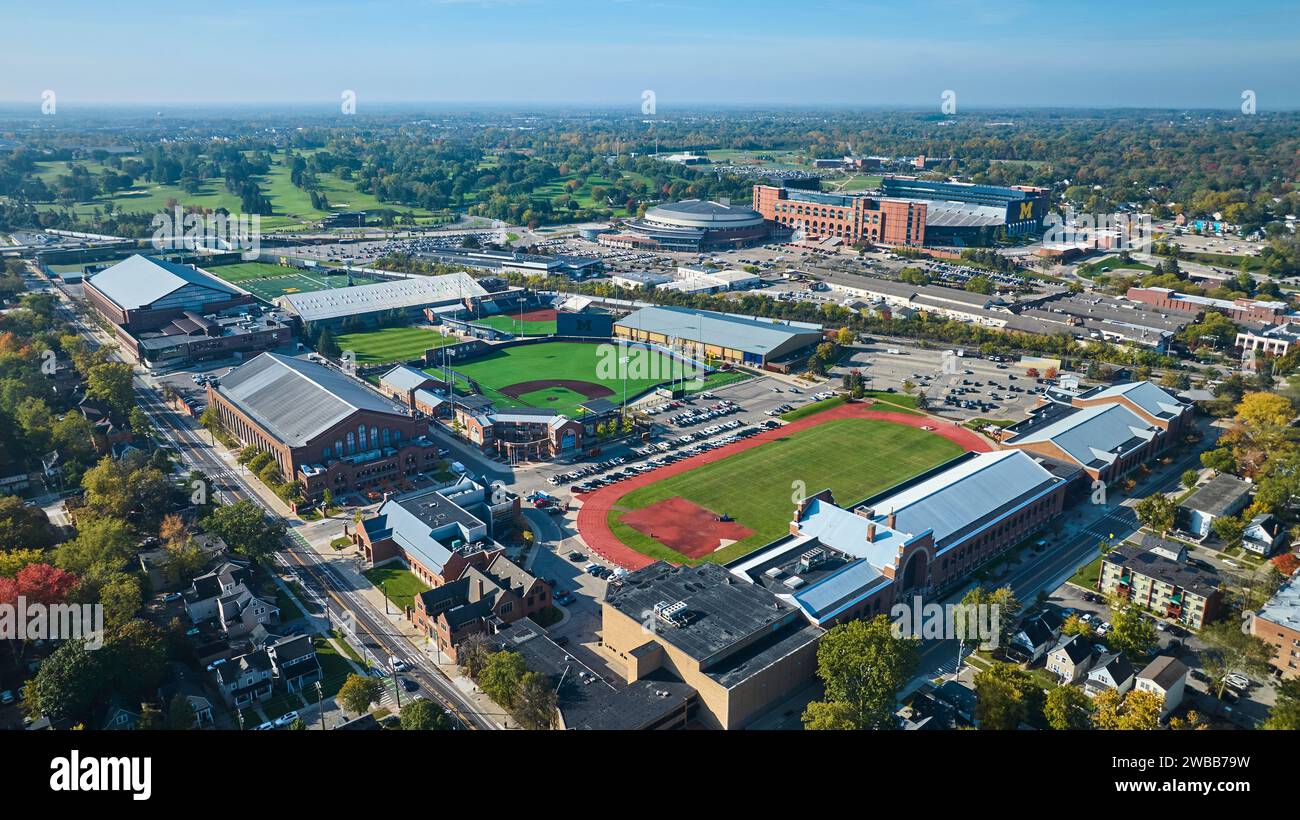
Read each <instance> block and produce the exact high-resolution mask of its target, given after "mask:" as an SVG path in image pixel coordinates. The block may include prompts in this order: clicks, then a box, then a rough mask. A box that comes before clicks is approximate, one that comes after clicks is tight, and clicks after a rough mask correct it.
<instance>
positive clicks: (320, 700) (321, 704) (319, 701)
mask: <svg viewBox="0 0 1300 820" xmlns="http://www.w3.org/2000/svg"><path fill="white" fill-rule="evenodd" d="M316 711H317V712H319V713H320V728H321V731H324V730H325V693H324V692H323V691H321V685H320V681H316Z"/></svg>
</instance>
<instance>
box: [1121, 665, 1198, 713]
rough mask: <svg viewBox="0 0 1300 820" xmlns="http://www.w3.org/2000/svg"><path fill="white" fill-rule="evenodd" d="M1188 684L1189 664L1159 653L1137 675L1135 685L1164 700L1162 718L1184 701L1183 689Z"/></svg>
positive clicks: (1135, 687) (1161, 710)
mask: <svg viewBox="0 0 1300 820" xmlns="http://www.w3.org/2000/svg"><path fill="white" fill-rule="evenodd" d="M1186 685H1187V665H1186V664H1185V663H1183V662H1182V661H1180V660H1178V659H1177V658H1175V657H1174V656H1172V655H1157V656H1156V657H1155V658H1154V659H1152V661H1151V663H1148V664H1147V665H1146V666H1145V667H1144V668H1143V669H1142V671H1141V672H1139V673H1138V675H1137V681H1136V682H1135V683H1134V685H1133V687H1134V689H1136V690H1137V691H1139V692H1151V693H1152V694H1155V695H1159V696H1160V698H1161V699H1162V700H1163V701H1164V706H1162V707H1161V709H1160V719H1161V720H1164V719H1165V718H1166V717H1168V716H1169V713H1170V712H1172V711H1174V710H1175V709H1177V708H1178V705H1179V704H1180V703H1182V702H1183V691H1184V689H1185V688H1186Z"/></svg>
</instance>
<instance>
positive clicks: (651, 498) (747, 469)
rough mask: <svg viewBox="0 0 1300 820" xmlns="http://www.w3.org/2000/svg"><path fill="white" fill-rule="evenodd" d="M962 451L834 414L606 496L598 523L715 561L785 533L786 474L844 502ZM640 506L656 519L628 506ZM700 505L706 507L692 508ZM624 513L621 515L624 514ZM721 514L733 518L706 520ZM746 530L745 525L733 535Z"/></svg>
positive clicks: (635, 539)
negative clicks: (603, 520) (610, 500)
mask: <svg viewBox="0 0 1300 820" xmlns="http://www.w3.org/2000/svg"><path fill="white" fill-rule="evenodd" d="M962 452H964V450H963V448H962V447H961V446H960V445H958V444H955V443H954V442H952V441H949V440H948V439H946V438H943V437H940V436H938V435H935V434H933V433H929V432H926V431H923V430H920V429H917V428H914V427H907V426H904V425H900V424H894V423H892V422H888V421H877V420H872V419H861V418H841V419H835V420H832V421H827V422H825V423H824V424H818V425H815V426H813V427H808V428H806V429H803V430H799V431H797V432H795V433H792V434H790V435H788V436H784V437H781V438H778V439H776V440H774V441H770V442H766V443H761V444H759V445H758V446H756V447H753V448H751V449H748V450H743V451H741V452H739V453H736V454H734V455H731V456H729V457H727V458H724V459H722V460H720V461H715V462H713V463H712V464H706V465H704V466H702V467H698V468H696V469H694V470H688V471H686V472H683V473H679V474H678V475H673V476H669V477H668V478H665V479H663V480H661V481H657V482H654V483H652V484H649V485H647V486H644V487H640V488H637V489H634V490H632V491H631V492H629V493H628V494H627V495H625V496H623V497H622V498H620V499H618V501H616V502H615V503H614V505H613V507H612V509H611V510H610V512H609V514H608V523H609V527H610V529H611V530H612V531H613V533H614V535H615V536H617V538H618V539H619V540H620V541H622V542H623V543H624V544H625V545H627V546H628V547H631V548H632V549H634V550H636V551H637V552H640V553H643V554H645V555H648V556H650V557H651V558H660V559H664V560H667V561H673V562H676V563H698V562H700V561H713V562H717V563H725V562H727V561H732V560H735V559H736V558H739V557H740V556H742V555H744V554H746V553H748V552H750V551H751V550H754V549H755V548H757V547H760V546H762V545H764V544H767V543H769V542H771V541H774V540H776V539H777V538H779V537H780V536H781V535H782V534H784V533H786V532H788V527H789V522H790V516H791V513H792V511H793V510H794V502H793V501H792V500H791V496H792V493H793V487H792V485H793V483H794V482H796V481H800V482H803V486H804V488H805V491H806V493H807V494H808V495H811V494H813V493H816V492H820V491H821V490H823V489H826V488H827V487H829V488H831V490H832V491H833V492H834V494H835V500H836V502H837V503H839V504H842V505H849V504H854V503H857V502H858V501H861V500H862V499H864V498H867V497H869V496H872V495H875V494H876V493H879V492H881V491H882V490H886V489H888V488H889V487H892V486H894V485H895V484H898V483H899V482H901V481H905V480H907V479H909V478H911V477H913V476H915V475H919V474H920V473H922V472H925V471H926V470H929V469H930V468H932V467H935V466H937V465H939V464H942V463H943V462H945V461H948V460H949V459H952V458H955V457H957V456H959V455H961V454H962ZM675 498H676V499H681V501H679V502H676V506H674V505H673V504H671V503H665V502H670V500H671V499H675ZM649 507H654V508H655V509H654V512H655V513H657V514H658V515H657V516H656V517H657V518H658V520H659V523H658V524H656V523H655V522H653V521H648V520H647V519H648V518H650V517H651V516H648V515H647V514H645V513H640V514H638V513H637V512H633V511H642V510H645V509H646V508H649ZM678 507H680V508H681V510H680V512H681V515H680V517H681V519H682V520H681V521H679V520H677V518H678V516H677V515H676V510H677V508H678ZM701 508H702V509H703V510H707V511H708V513H710V514H711V515H710V516H702V513H701V512H700V510H701ZM628 513H632V516H631V521H630V522H625V521H624V520H623V517H624V515H625V514H628ZM723 515H726V516H729V517H730V518H731V519H732V522H734V523H732V522H723V521H716V522H715V518H716V517H720V516H723ZM701 522H703V523H701ZM715 523H716V525H715ZM701 530H703V531H701ZM746 531H748V532H750V533H752V534H750V535H744V536H743V537H740V538H739V539H735V536H736V535H738V534H742V533H744V532H746ZM648 532H653V533H654V535H655V537H651V536H650V535H649V534H647V533H648ZM710 537H711V542H710V543H708V544H703V543H701V539H702V538H710ZM733 540H734V543H726V542H728V541H733ZM679 549H681V550H683V551H678V550H679Z"/></svg>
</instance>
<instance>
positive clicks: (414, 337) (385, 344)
mask: <svg viewBox="0 0 1300 820" xmlns="http://www.w3.org/2000/svg"><path fill="white" fill-rule="evenodd" d="M335 341H337V342H338V345H339V350H344V351H347V350H351V351H352V352H354V353H355V354H356V356H357V358H356V361H357V364H382V363H384V362H409V361H411V360H412V359H418V358H420V357H422V356H423V355H424V351H426V350H428V349H429V348H431V347H442V346H443V345H448V344H451V343H452V342H455V341H456V339H455V338H454V337H452V336H447V335H445V334H442V333H439V332H438V331H436V330H431V329H429V328H427V327H386V328H383V329H381V330H368V331H361V332H359V333H344V334H341V335H340V336H338V337H337V338H336V339H335Z"/></svg>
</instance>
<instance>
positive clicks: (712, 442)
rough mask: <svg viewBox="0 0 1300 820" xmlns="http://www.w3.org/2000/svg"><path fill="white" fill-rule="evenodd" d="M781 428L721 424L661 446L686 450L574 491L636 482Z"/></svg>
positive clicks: (734, 421)
mask: <svg viewBox="0 0 1300 820" xmlns="http://www.w3.org/2000/svg"><path fill="white" fill-rule="evenodd" d="M778 426H780V425H779V424H778V423H777V422H775V421H765V422H763V423H762V424H760V425H759V426H757V427H746V426H745V425H744V423H743V422H741V421H740V420H739V419H732V420H731V421H728V422H725V423H724V424H718V425H715V426H713V427H709V428H707V429H705V430H701V431H700V432H699V433H696V434H693V435H685V436H681V437H679V438H675V439H670V440H668V441H665V442H661V444H667V445H668V446H669V447H670V448H672V447H683V448H684V449H681V450H673V451H671V452H667V453H663V454H662V455H657V456H653V457H651V458H650V459H648V460H647V461H644V462H642V463H640V464H631V465H628V466H626V467H623V468H622V469H614V470H611V471H610V472H608V473H606V474H605V475H602V476H597V477H595V478H593V479H591V480H589V481H584V482H582V483H580V484H577V485H575V486H574V487H573V491H574V492H577V493H589V492H591V491H592V490H596V489H599V488H601V487H604V486H606V485H609V484H617V483H618V482H620V481H625V480H627V479H629V478H632V477H633V476H635V475H639V474H642V473H648V472H651V471H652V470H657V469H658V468H660V467H663V466H665V465H667V464H673V463H675V462H678V461H681V460H682V459H684V458H690V457H691V456H696V455H699V454H700V453H703V452H707V451H708V450H713V449H716V448H718V447H723V446H725V445H728V444H731V443H733V442H736V441H739V440H740V439H742V438H748V437H749V436H755V435H758V434H759V433H761V432H763V430H767V429H771V428H772V427H778ZM728 430H731V431H734V432H732V433H731V434H730V435H727V436H723V437H722V438H713V439H710V438H707V437H708V436H713V435H717V434H719V433H723V432H726V431H728ZM644 450H645V448H642V451H644Z"/></svg>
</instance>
